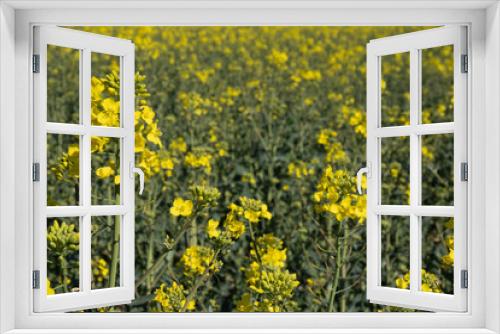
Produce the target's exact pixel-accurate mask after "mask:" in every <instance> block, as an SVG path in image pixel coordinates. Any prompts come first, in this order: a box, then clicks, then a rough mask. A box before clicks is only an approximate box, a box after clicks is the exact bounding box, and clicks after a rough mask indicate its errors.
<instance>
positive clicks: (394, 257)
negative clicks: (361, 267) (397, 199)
mask: <svg viewBox="0 0 500 334" xmlns="http://www.w3.org/2000/svg"><path fill="white" fill-rule="evenodd" d="M380 224H381V246H382V247H381V250H382V254H381V270H382V272H381V283H382V286H386V287H393V288H399V289H409V288H410V217H400V216H383V217H380Z"/></svg>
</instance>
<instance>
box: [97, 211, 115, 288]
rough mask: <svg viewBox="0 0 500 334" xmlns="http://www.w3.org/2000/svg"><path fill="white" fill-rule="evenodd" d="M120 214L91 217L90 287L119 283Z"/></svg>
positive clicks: (107, 286)
mask: <svg viewBox="0 0 500 334" xmlns="http://www.w3.org/2000/svg"><path fill="white" fill-rule="evenodd" d="M120 223H121V217H120V216H99V217H92V245H91V253H92V289H103V288H112V287H116V286H119V285H120Z"/></svg>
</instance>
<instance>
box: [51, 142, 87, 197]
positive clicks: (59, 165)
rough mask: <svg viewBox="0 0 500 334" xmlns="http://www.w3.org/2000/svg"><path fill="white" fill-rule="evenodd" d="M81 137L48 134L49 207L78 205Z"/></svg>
mask: <svg viewBox="0 0 500 334" xmlns="http://www.w3.org/2000/svg"><path fill="white" fill-rule="evenodd" d="M79 142H80V139H79V136H72V135H60V134H50V133H48V134H47V205H49V206H52V205H78V204H79V203H80V199H79V193H80V192H79V179H80V148H79Z"/></svg>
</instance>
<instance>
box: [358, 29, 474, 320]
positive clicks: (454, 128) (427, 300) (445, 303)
mask: <svg viewBox="0 0 500 334" xmlns="http://www.w3.org/2000/svg"><path fill="white" fill-rule="evenodd" d="M447 45H451V46H453V60H454V61H453V89H454V94H453V95H454V108H453V121H452V122H446V123H432V124H423V123H422V119H421V118H422V116H421V109H422V93H421V92H422V66H425V64H422V51H423V50H425V49H430V48H436V47H440V46H447ZM401 53H408V54H409V57H410V64H409V68H408V72H409V80H410V82H409V94H410V110H409V125H403V126H390V125H384V124H382V121H381V120H382V110H381V99H382V97H381V85H380V82H381V81H382V75H381V73H382V70H381V66H382V59H383V57H384V56H388V55H394V54H401ZM463 56H468V54H467V27H466V26H460V25H449V26H446V27H439V28H432V29H426V30H423V31H417V32H412V33H408V34H402V35H396V36H389V37H384V38H379V39H376V40H372V41H370V43H369V44H368V46H367V166H369V167H368V168H369V170H368V182H367V185H368V208H367V276H368V284H367V297H368V299H369V300H370V301H371V302H373V303H379V304H385V305H393V306H402V307H410V308H416V309H421V310H430V311H443V310H445V311H457V312H464V311H466V310H467V289H466V288H465V287H463V286H461V285H462V282H461V281H462V277H461V276H462V271H466V272H467V254H466V250H467V183H468V181H467V180H462V175H461V164H462V163H467V151H468V150H467V82H468V76H469V72H468V71H464V70H463V67H467V66H468V63H465V61H466V59H467V58H465V59H464V58H462V57H463ZM462 62H464V63H463V64H462ZM439 134H451V135H452V136H453V146H454V149H453V155H452V156H453V169H454V170H453V193H454V196H453V199H454V205H451V206H437V205H424V204H422V203H421V198H422V171H421V168H422V167H421V166H422V162H421V156H422V152H421V138H422V137H421V136H422V135H439ZM386 138H408V139H409V153H410V160H409V167H410V170H409V179H408V181H409V189H410V201H409V203H407V205H388V204H384V203H382V191H381V189H382V179H381V175H382V161H381V160H382V148H381V146H382V143H381V141H382V140H384V139H386ZM382 216H386V217H387V216H398V217H406V218H408V220H409V223H410V224H409V230H408V233H409V236H410V238H409V239H410V240H409V245H408V249H409V250H410V254H409V267H410V268H409V269H410V272H409V274H410V287H409V289H398V288H394V287H387V286H382V284H381V273H382V263H381V255H382V251H383V241H382V231H381V219H382ZM422 217H452V218H453V219H454V224H453V235H454V245H455V247H454V251H455V257H454V263H453V274H454V275H453V276H454V278H453V294H444V293H432V292H424V291H421V283H422V282H421V278H422V275H421V269H422V268H423V267H425V263H422V220H421V218H422Z"/></svg>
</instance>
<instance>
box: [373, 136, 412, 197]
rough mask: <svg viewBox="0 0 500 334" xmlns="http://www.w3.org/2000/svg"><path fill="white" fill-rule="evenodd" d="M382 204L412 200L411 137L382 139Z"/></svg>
mask: <svg viewBox="0 0 500 334" xmlns="http://www.w3.org/2000/svg"><path fill="white" fill-rule="evenodd" d="M380 146H381V151H382V168H381V173H382V200H381V203H382V204H393V205H408V204H409V201H410V137H392V138H382V139H381V145H380Z"/></svg>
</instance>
